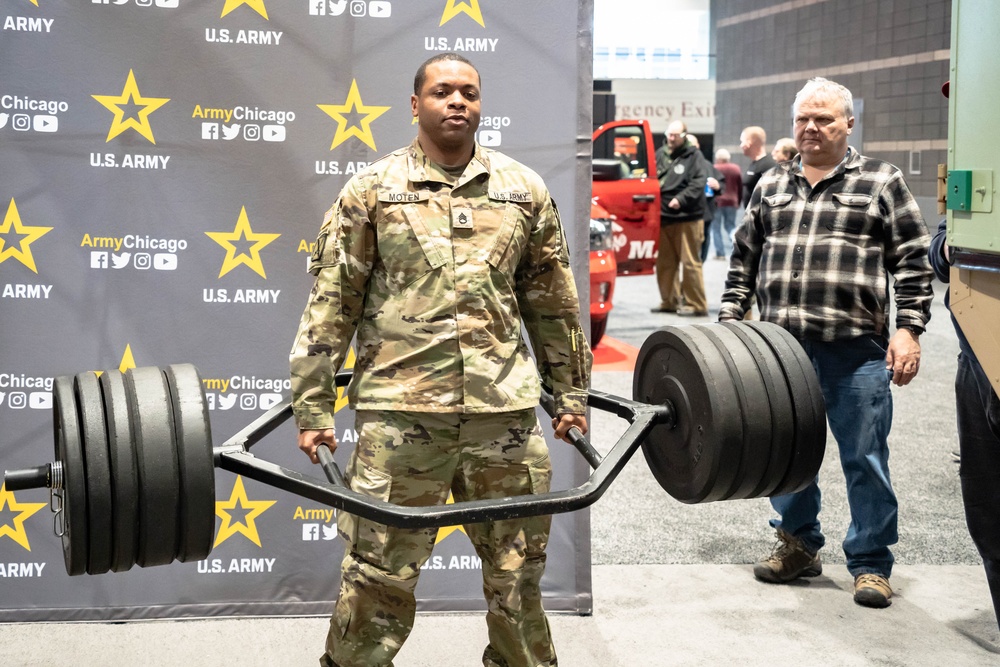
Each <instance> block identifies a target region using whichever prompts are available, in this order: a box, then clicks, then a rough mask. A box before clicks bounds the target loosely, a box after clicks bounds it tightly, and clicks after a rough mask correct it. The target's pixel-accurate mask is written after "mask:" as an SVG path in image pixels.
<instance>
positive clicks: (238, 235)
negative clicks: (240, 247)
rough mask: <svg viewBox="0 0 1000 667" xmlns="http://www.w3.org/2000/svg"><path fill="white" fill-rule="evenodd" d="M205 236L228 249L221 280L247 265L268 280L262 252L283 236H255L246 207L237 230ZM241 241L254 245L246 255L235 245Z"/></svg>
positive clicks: (260, 234) (238, 222)
mask: <svg viewBox="0 0 1000 667" xmlns="http://www.w3.org/2000/svg"><path fill="white" fill-rule="evenodd" d="M205 234H206V235H207V236H208V237H209V238H210V239H212V240H213V241H215V242H216V243H218V244H219V245H221V246H222V247H223V248H225V249H226V259H225V260H223V262H222V270H221V271H219V277H220V278H221V277H222V276H224V275H226V274H227V273H229V272H230V271H232V270H233V269H235V268H236V267H237V266H239V265H240V264H246V265H247V266H249V267H250V268H251V269H253V270H254V271H255V272H256V273H257V275H259V276H260V277H261V278H264V279H265V280H266V279H267V274H266V273H264V263H263V262H262V261H261V259H260V251H261V250H262V249H263V248H264V246H266V245H267V244H268V243H270V242H271V241H273V240H275V239H276V238H278V237H279V236H281V234H265V233H263V232H261V233H259V234H255V233H254V231H253V230H252V229H250V220H249V219H248V218H247V207H246V206H244V207H243V208H241V209H240V217H239V220H237V221H236V229H234V230H233V231H232V232H205ZM241 240H242V241H244V242H247V243H252V244H253V245H251V246H250V248H249V250H248V251H247V252H246V253H244V252H238V251H237V250H236V246H235V245H234V244H233V241H241ZM247 253H249V254H247Z"/></svg>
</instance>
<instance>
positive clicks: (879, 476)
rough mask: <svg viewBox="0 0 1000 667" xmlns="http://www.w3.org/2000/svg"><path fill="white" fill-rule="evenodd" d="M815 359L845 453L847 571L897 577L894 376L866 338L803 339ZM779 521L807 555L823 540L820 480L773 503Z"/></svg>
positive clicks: (876, 342) (878, 346)
mask: <svg viewBox="0 0 1000 667" xmlns="http://www.w3.org/2000/svg"><path fill="white" fill-rule="evenodd" d="M801 342H802V346H803V348H804V349H805V351H806V354H807V355H808V356H809V359H810V360H812V363H813V368H815V369H816V374H817V376H818V377H819V384H820V388H821V390H822V392H823V398H824V400H825V401H826V416H827V420H828V421H829V423H830V431H831V433H832V434H833V437H834V438H835V439H836V441H837V445H838V447H839V448H840V463H841V466H842V467H843V469H844V477H845V478H846V480H847V501H848V503H849V505H850V508H851V525H850V526H849V527H848V529H847V537H845V538H844V544H843V547H844V555H845V556H846V557H847V569H848V570H849V571H850V573H851V574H852V575H853V576H855V577H856V576H858V575H859V574H866V573H873V574H880V575H882V576H884V577H888V576H889V575H890V574H892V564H893V556H892V552H891V551H889V545H891V544H895V543H896V542H897V541H899V537H898V534H897V530H896V525H897V521H896V520H897V503H896V494H895V493H894V492H893V490H892V484H891V483H890V480H889V446H888V442H887V440H888V437H889V428H890V427H891V425H892V394H891V393H890V391H889V382H890V379H891V378H892V372H891V371H887V370H886V367H885V349H884V347H883V345H884V343H883V342H882V339H880V338H879V339H876V338H874V337H871V336H862V337H859V338H854V339H850V340H845V341H836V342H833V343H821V342H816V341H801ZM771 506H772V507H774V509H775V511H777V513H778V515H779V516H780V519H774V520H772V521H771V525H772V526H773V527H775V528H779V527H780V528H781V529H782V530H784V531H785V532H787V533H790V534H791V535H794V536H795V537H797V538H799V539H801V540H802V543H803V545H804V546H805V548H806V549H807V550H809V551H817V550H819V549H820V548H821V547H822V546H823V545H824V544H825V542H826V540H825V538H824V537H823V533H822V532H821V531H820V524H819V511H820V490H819V478H818V477H817V479H816V480H814V481H813V482H812V484H810V485H809V486H808V487H806V488H805V489H804V490H802V491H799V492H798V493H790V494H787V495H784V496H776V497H774V498H771Z"/></svg>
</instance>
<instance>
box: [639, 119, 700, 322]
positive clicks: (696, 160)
mask: <svg viewBox="0 0 1000 667" xmlns="http://www.w3.org/2000/svg"><path fill="white" fill-rule="evenodd" d="M705 167H706V160H705V159H704V158H703V157H702V155H701V153H700V152H699V151H698V149H697V147H695V146H694V145H693V144H692V143H691V141H690V140H689V139H688V136H687V127H686V126H685V125H684V123H682V122H680V121H674V122H673V123H671V124H670V125H669V126H667V143H666V144H664V145H663V147H661V148H660V149H659V150H658V151H657V152H656V173H657V176H658V177H659V179H660V198H661V206H660V243H659V254H658V256H657V258H656V280H657V283H658V285H659V288H660V305H659V307H656V308H653V309H652V310H653V312H670V313H673V312H676V313H677V314H678V315H698V316H704V315H708V301H707V300H706V299H705V280H704V277H703V276H702V272H701V244H702V241H704V239H705V222H704V220H705V183H706V181H707V178H708V174H707V172H706V169H705ZM678 270H680V293H679V294H678V290H677V275H678ZM681 298H683V300H684V305H681V304H680V303H679V300H680V299H681Z"/></svg>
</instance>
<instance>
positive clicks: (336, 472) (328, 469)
mask: <svg viewBox="0 0 1000 667" xmlns="http://www.w3.org/2000/svg"><path fill="white" fill-rule="evenodd" d="M316 456H317V457H318V458H319V464H320V465H321V466H322V467H323V472H324V473H326V478H327V479H328V480H330V483H331V484H336V485H337V486H340V487H343V488H345V489H346V488H347V480H345V479H344V473H342V472H340V467H339V466H338V465H337V462H336V461H334V460H333V452H332V451H330V448H329V447H327V446H326V445H325V444H320V445H319V446H318V447H317V448H316Z"/></svg>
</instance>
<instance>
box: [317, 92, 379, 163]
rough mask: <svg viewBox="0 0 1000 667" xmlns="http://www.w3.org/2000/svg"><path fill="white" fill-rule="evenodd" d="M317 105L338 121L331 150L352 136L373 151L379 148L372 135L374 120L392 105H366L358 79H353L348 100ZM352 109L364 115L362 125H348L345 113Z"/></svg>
mask: <svg viewBox="0 0 1000 667" xmlns="http://www.w3.org/2000/svg"><path fill="white" fill-rule="evenodd" d="M316 106H318V107H319V108H320V109H322V110H323V113H325V114H326V115H328V116H329V117H330V118H332V119H334V120H335V121H337V133H336V134H335V135H334V136H333V143H331V144H330V150H331V151H332V150H333V149H334V148H336V147H337V146H339V145H340V144H342V143H344V142H345V141H347V140H348V139H350V138H351V137H357V138H358V139H360V140H361V141H362V142H364V144H365V145H366V146H368V147H369V148H371V149H372V150H373V151H377V150H378V149H377V148H375V137H374V136H372V121H373V120H375V119H376V118H378V117H379V116H381V115H382V114H384V113H385V112H386V111H388V110H389V109H391V108H392V107H378V106H365V104H364V103H363V102H362V101H361V93H360V92H358V80H357V79H353V80H352V81H351V92H349V93H348V94H347V101H346V102H344V103H343V104H317V105H316ZM352 111H353V112H355V113H357V114H359V115H360V114H363V115H364V118H362V119H361V120H360V123H361V126H360V127H359V126H357V125H352V126H351V127H347V125H348V122H349V121H348V120H347V118H345V117H344V114H345V113H351V112H352Z"/></svg>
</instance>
